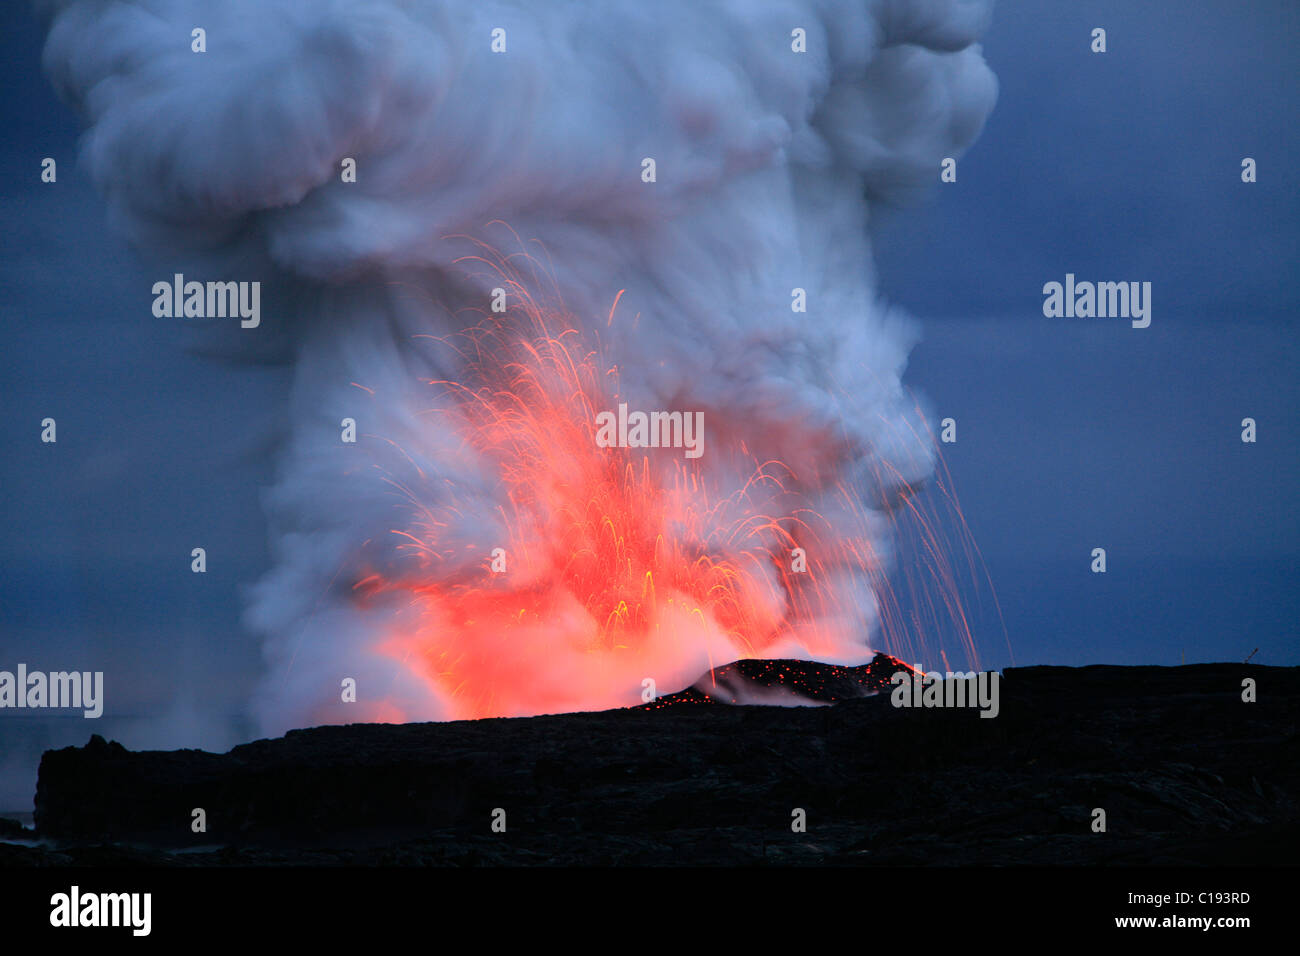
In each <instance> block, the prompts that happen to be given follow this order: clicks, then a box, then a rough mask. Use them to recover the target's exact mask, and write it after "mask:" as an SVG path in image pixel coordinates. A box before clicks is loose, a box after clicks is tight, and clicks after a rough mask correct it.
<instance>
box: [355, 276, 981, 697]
mask: <svg viewBox="0 0 1300 956" xmlns="http://www.w3.org/2000/svg"><path fill="white" fill-rule="evenodd" d="M492 265H493V267H494V268H495V269H496V270H498V271H499V272H501V273H503V274H505V275H507V276H508V278H507V280H506V281H507V282H508V289H509V292H510V295H511V298H512V300H513V301H514V302H516V303H517V305H516V306H515V307H514V308H513V309H511V310H510V311H509V312H507V313H504V314H500V315H491V316H489V317H488V318H485V319H484V320H483V321H482V322H480V323H479V324H478V325H476V326H475V327H474V328H472V329H470V330H467V331H466V332H464V333H463V334H462V335H460V336H456V337H454V338H455V341H454V342H449V341H447V340H441V341H442V342H443V343H444V344H447V345H450V346H451V347H453V348H455V349H456V350H457V352H458V353H459V354H460V355H461V357H462V359H463V361H464V364H465V367H466V368H467V369H468V372H467V375H466V376H465V380H463V381H459V382H450V381H430V382H429V383H428V384H429V386H430V387H431V388H432V389H434V390H435V393H436V394H437V395H439V396H440V398H441V399H442V400H443V401H442V403H441V404H440V406H439V407H438V408H436V409H435V410H432V411H431V412H430V414H433V415H437V416H439V417H440V419H442V424H443V425H444V426H445V425H446V424H447V423H448V420H452V421H454V424H455V429H456V431H455V433H456V434H460V435H462V436H463V441H464V446H463V449H462V453H463V454H464V455H466V456H469V458H471V459H472V460H473V461H474V462H475V468H474V473H475V474H488V475H490V480H491V481H493V482H496V483H498V488H497V489H493V491H494V493H499V494H498V497H499V499H500V500H501V501H504V502H508V505H506V506H504V507H503V508H502V514H501V516H500V517H501V520H502V524H501V526H502V527H504V528H505V529H506V536H505V539H504V540H500V541H481V542H477V543H474V544H471V545H465V544H464V543H463V542H460V543H458V542H457V541H456V540H455V536H454V535H445V534H444V533H443V532H444V530H445V529H447V528H449V527H451V526H452V525H454V524H455V522H456V519H457V510H458V500H459V495H458V490H457V489H455V488H452V489H449V494H448V496H447V498H446V502H447V503H446V504H443V505H437V506H434V505H429V504H427V503H423V502H421V501H419V500H418V499H417V497H416V496H415V495H414V494H413V493H412V492H411V491H410V490H409V488H408V487H407V486H406V485H405V484H403V483H402V481H401V480H400V478H399V477H398V476H393V475H390V476H389V480H390V482H391V483H392V485H393V487H394V488H396V489H398V490H399V492H400V493H402V494H403V495H404V496H405V497H406V498H407V500H408V501H409V505H410V509H409V510H410V514H411V522H410V525H409V526H408V527H404V528H397V529H394V530H393V531H392V533H393V534H394V535H396V536H398V537H399V538H400V539H401V542H400V545H399V546H398V550H399V551H400V552H401V553H402V554H403V556H404V558H405V561H406V567H405V568H404V569H403V571H402V572H400V573H396V574H394V573H391V572H390V573H388V574H386V575H385V574H381V573H370V574H368V575H366V576H364V577H363V579H362V580H360V581H359V582H358V583H357V585H356V586H355V588H354V590H355V591H356V594H357V598H358V600H359V601H361V602H362V603H363V604H366V605H369V604H371V603H373V602H380V601H383V602H387V603H388V606H390V607H391V608H393V609H394V612H395V613H394V614H393V616H392V620H394V621H395V622H396V624H395V628H394V631H393V633H392V634H391V635H390V636H389V638H388V639H387V640H386V641H385V642H384V643H383V645H382V647H383V650H384V652H385V653H387V654H389V655H391V656H393V657H395V658H398V659H400V660H401V661H402V662H403V663H404V664H405V665H406V666H407V667H409V668H411V669H413V670H414V671H416V672H417V673H418V674H419V675H420V676H421V677H422V678H423V679H424V680H425V681H427V682H428V684H429V685H430V690H431V692H432V693H434V694H435V695H436V696H437V697H438V698H439V699H440V700H443V701H444V702H446V704H447V707H448V710H449V716H451V717H454V718H476V717H488V716H503V715H504V716H513V715H529V714H537V713H551V712H559V711H566V710H577V709H584V710H590V709H601V708H605V707H617V706H625V705H629V704H635V703H639V702H640V701H641V700H642V693H643V690H644V689H645V688H646V687H647V686H649V685H647V684H646V683H644V682H646V681H647V680H649V681H653V682H654V687H656V688H661V689H662V690H663V691H665V692H668V691H674V690H677V689H680V688H682V687H685V686H687V685H689V684H690V683H691V682H692V681H694V680H696V679H698V678H699V677H700V675H701V674H704V673H705V672H707V671H708V670H709V669H710V668H711V667H713V666H715V665H721V664H725V663H727V662H729V661H732V660H736V659H741V658H756V657H763V658H778V657H795V658H807V659H815V660H822V661H828V662H833V663H842V664H859V663H862V662H864V661H866V660H868V659H869V658H870V657H871V653H872V652H871V651H870V649H869V648H868V645H867V643H866V641H867V638H868V628H869V627H872V626H873V625H874V624H876V623H877V622H879V621H880V620H881V618H882V611H881V608H880V606H879V603H878V595H879V594H880V593H881V592H882V591H883V589H885V588H886V584H885V580H884V567H883V562H882V560H881V559H880V557H879V556H878V555H877V554H876V553H875V552H874V551H873V550H872V547H871V544H870V541H871V537H870V535H869V534H868V523H869V522H870V521H871V520H879V518H880V516H879V514H878V513H873V512H871V511H869V510H868V509H866V508H863V507H862V506H861V505H860V504H859V501H858V496H857V494H855V493H854V491H853V490H852V489H850V488H847V487H845V486H844V485H843V484H842V483H840V480H839V479H838V478H833V479H830V480H829V482H828V484H829V487H823V486H822V481H821V476H820V474H819V465H820V464H821V463H819V462H816V461H812V462H809V463H807V466H806V468H805V469H803V470H802V471H801V469H800V467H799V465H798V463H792V462H782V461H774V460H765V461H764V460H758V459H757V458H756V457H755V456H754V455H752V454H751V453H750V451H749V449H748V447H747V445H746V442H745V441H744V440H743V439H739V438H735V437H733V436H734V435H735V434H736V433H737V432H738V429H736V428H734V427H733V428H731V429H728V428H726V427H725V425H726V423H725V422H724V423H721V424H720V425H715V426H714V427H713V429H710V425H711V423H712V422H713V419H711V417H710V414H709V410H707V409H706V410H704V411H705V415H704V420H705V429H706V431H708V432H710V433H709V445H708V453H707V454H706V455H704V456H703V457H702V458H699V459H690V458H685V457H683V456H682V455H681V454H680V452H677V451H674V450H672V449H654V448H652V449H632V448H625V447H615V448H606V447H601V446H600V444H599V443H598V442H597V441H596V430H597V426H596V417H597V414H598V413H599V412H601V411H603V410H606V409H611V408H614V407H615V406H616V404H617V403H618V401H619V400H620V391H619V376H618V369H617V368H613V367H606V365H605V364H604V363H602V361H601V351H600V343H599V341H587V340H586V339H584V336H583V334H582V333H581V332H580V331H579V329H578V328H577V327H576V324H575V323H573V322H572V320H571V317H569V316H566V314H565V312H564V309H563V307H562V305H560V304H557V305H552V304H550V303H544V302H542V301H539V300H538V299H536V298H534V297H533V296H532V295H531V294H530V293H529V292H528V291H527V289H526V287H525V284H524V283H523V282H522V281H521V280H520V278H519V277H518V275H517V274H515V273H513V272H512V271H511V270H510V269H509V267H508V266H507V265H506V263H504V262H503V261H500V260H497V261H496V262H494V263H492ZM557 302H558V299H557ZM617 304H618V300H617V297H616V298H615V300H614V306H613V307H612V308H611V310H610V315H609V322H610V323H612V322H614V321H617V320H618V317H617V315H616V311H617ZM679 410H680V411H683V412H694V411H696V409H679ZM826 471H827V472H829V473H834V471H835V469H826ZM421 477H423V476H421ZM473 490H474V491H482V490H483V489H473ZM909 491H910V489H909ZM910 497H911V496H910V494H907V495H903V498H904V500H910ZM822 499H825V500H830V501H833V502H835V507H836V509H837V512H836V518H835V519H834V521H832V520H830V519H828V518H827V517H825V516H824V515H823V514H822V513H821V512H820V511H818V510H816V509H815V508H813V507H811V504H810V503H812V502H816V501H819V500H822ZM463 549H468V550H469V551H471V552H472V560H471V561H470V562H469V563H468V564H467V563H466V561H465V558H466V555H465V554H463V553H457V552H458V550H463ZM457 569H460V570H457ZM466 569H468V570H466ZM886 603H887V604H888V603H889V602H888V601H886ZM883 616H886V617H887V616H888V615H887V614H884V615H883ZM963 624H964V621H963ZM965 637H966V638H967V639H969V633H967V634H966V635H965ZM971 650H972V654H973V648H972V649H971Z"/></svg>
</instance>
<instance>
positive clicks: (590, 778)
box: [0, 656, 1300, 866]
mask: <svg viewBox="0 0 1300 956" xmlns="http://www.w3.org/2000/svg"><path fill="white" fill-rule="evenodd" d="M898 666H901V665H898V663H897V662H895V661H892V660H891V659H888V658H885V657H883V656H881V657H879V658H877V660H876V661H873V662H872V664H870V665H866V666H864V667H862V668H843V667H840V668H833V667H829V666H827V665H820V664H807V663H802V662H794V661H777V662H766V661H747V662H740V663H738V664H733V665H728V667H727V668H721V669H719V671H718V672H717V678H718V685H719V686H721V687H724V688H737V687H739V688H742V689H743V690H745V691H746V692H748V693H751V694H755V693H763V692H767V693H769V694H772V693H775V692H777V691H783V689H785V688H795V689H797V690H798V691H800V692H801V693H802V694H803V695H804V696H805V697H809V698H814V699H817V700H819V701H820V702H821V704H820V706H801V707H790V706H726V705H721V704H717V703H711V702H708V700H707V698H706V697H705V696H704V695H702V694H699V693H698V692H691V691H687V692H683V693H682V694H679V695H673V696H671V697H667V698H663V699H661V700H659V701H656V702H655V703H654V704H652V705H648V706H645V707H638V708H632V709H627V710H613V711H604V712H601V713H580V714H564V715H557V716H548V717H534V718H517V719H492V720H480V721H462V722H455V723H442V724H437V723H429V724H407V725H382V724H369V725H352V726H346V727H317V728H313V729H309V730H299V731H294V732H291V733H289V734H288V735H286V736H285V737H283V738H280V739H276V740H261V741H257V742H254V743H250V744H246V745H243V746H240V747H236V748H235V749H233V750H231V751H230V752H229V753H226V754H211V753H205V752H202V751H194V750H189V751H175V752H143V753H133V752H130V751H128V750H125V749H124V748H122V747H120V746H118V745H117V744H112V743H106V742H105V741H103V740H102V739H100V738H92V740H91V742H90V743H89V744H87V745H86V746H85V747H81V748H71V747H70V748H66V749H64V750H57V751H49V752H47V753H46V754H45V756H44V758H43V760H42V762H41V768H40V780H39V784H38V789H37V794H36V825H37V830H38V836H39V837H40V838H41V839H40V840H39V841H37V842H36V843H35V844H34V845H33V843H32V841H31V840H27V841H20V840H15V833H14V830H13V829H12V828H9V829H4V828H0V841H3V840H5V839H9V840H13V841H14V842H9V843H4V842H0V864H3V865H8V866H23V865H39V864H68V863H75V864H138V863H158V864H160V865H223V864H236V865H248V864H335V863H337V864H363V865H374V864H378V865H385V864H399V865H400V864H415V865H421V864H434V865H472V864H487V865H495V864H506V865H537V864H552V865H556V864H558V865H614V864H624V865H626V864H632V865H674V864H704V865H754V864H764V863H766V864H769V865H771V864H831V865H872V864H893V865H912V864H919V865H970V864H1019V863H1029V864H1101V863H1107V864H1109V863H1114V864H1148V863H1150V864H1215V865H1219V864H1233V863H1243V864H1245V863H1289V862H1293V860H1292V859H1291V857H1292V855H1293V853H1294V848H1295V847H1296V846H1297V845H1300V730H1298V725H1300V720H1298V719H1297V718H1300V668H1270V667H1257V666H1249V665H1244V664H1207V665H1196V666H1188V667H1176V668H1174V667H1168V668H1166V667H1110V666H1096V667H1086V668H1060V667H1025V668H1013V669H1008V670H1007V671H1005V672H1004V674H1003V677H1002V680H1001V684H1000V691H1001V701H1000V713H999V715H998V716H997V717H996V718H995V719H981V718H980V717H979V712H978V710H976V709H969V710H915V709H900V708H894V707H893V706H891V704H890V695H889V693H888V684H887V681H888V675H889V673H892V672H893V671H894V670H895V669H896V668H897V667H898ZM1246 677H1250V678H1253V679H1254V680H1255V681H1256V682H1257V685H1258V690H1257V693H1258V700H1257V701H1256V702H1254V703H1246V702H1243V701H1242V698H1241V685H1242V680H1243V678H1246ZM707 682H708V678H706V683H707ZM701 686H704V685H701ZM709 686H711V684H710V685H709ZM874 688H884V689H885V692H883V693H878V694H874V695H871V696H855V695H860V694H862V693H863V692H865V691H870V690H872V689H874ZM728 692H729V691H728ZM832 701H833V703H832ZM196 807H202V808H204V810H205V811H206V813H207V832H206V833H203V834H195V833H192V832H191V830H190V821H191V811H192V810H193V808H196ZM1097 807H1100V808H1102V809H1104V810H1105V811H1106V823H1107V830H1106V832H1104V833H1095V832H1093V831H1092V811H1093V809H1094V808H1097ZM495 808H501V809H503V810H505V814H506V830H505V832H504V833H501V832H493V830H492V826H491V824H492V819H493V811H494V809H495ZM796 808H801V809H803V810H804V811H806V817H807V832H805V833H795V832H792V830H791V820H792V812H793V811H794V810H795V809H796ZM28 835H29V836H30V834H28ZM182 851H188V852H182Z"/></svg>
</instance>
